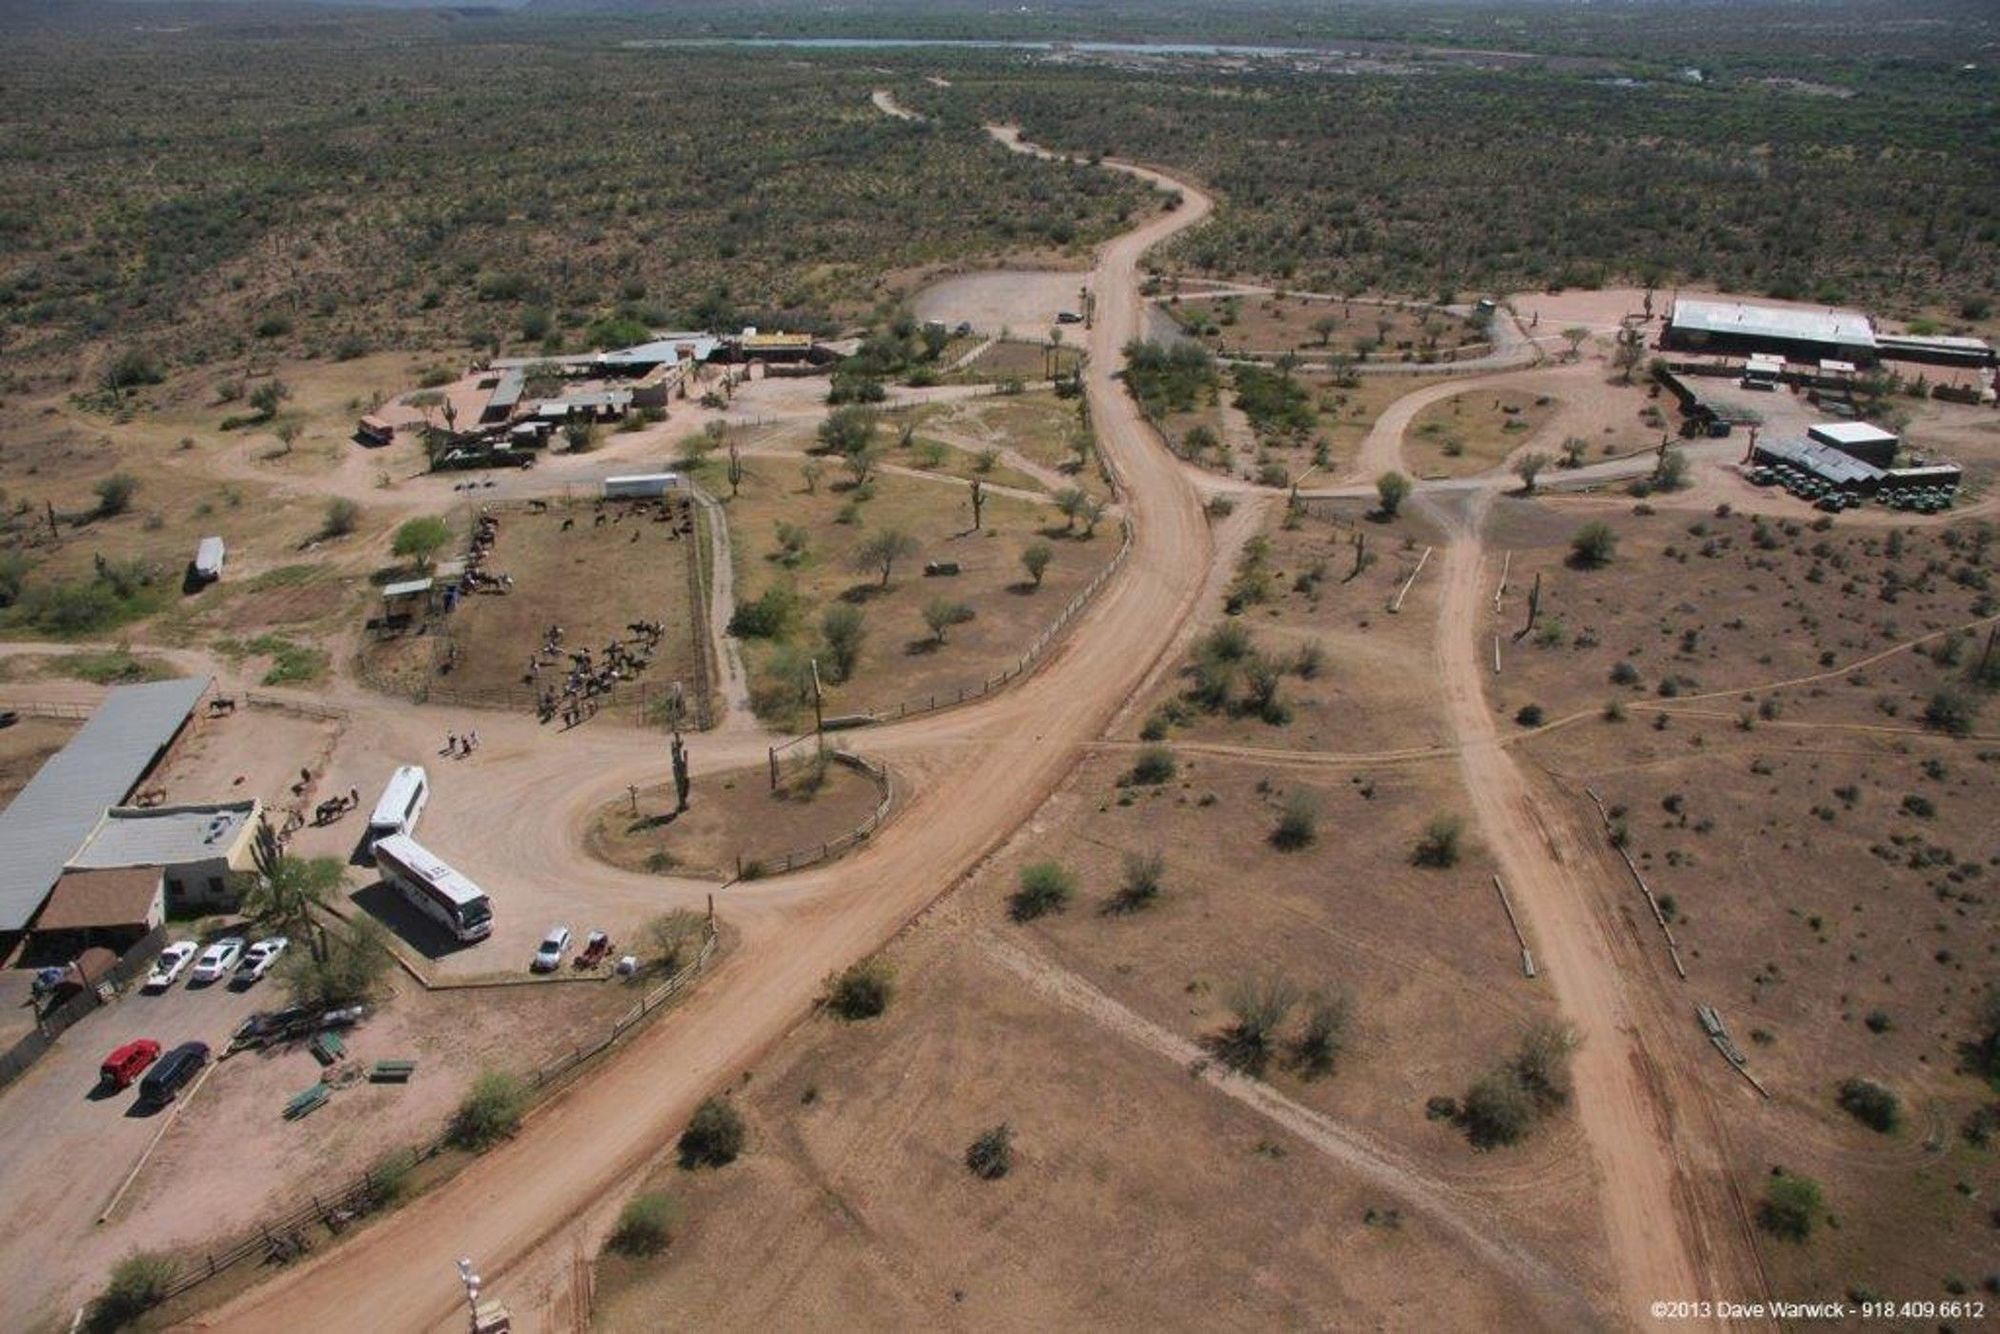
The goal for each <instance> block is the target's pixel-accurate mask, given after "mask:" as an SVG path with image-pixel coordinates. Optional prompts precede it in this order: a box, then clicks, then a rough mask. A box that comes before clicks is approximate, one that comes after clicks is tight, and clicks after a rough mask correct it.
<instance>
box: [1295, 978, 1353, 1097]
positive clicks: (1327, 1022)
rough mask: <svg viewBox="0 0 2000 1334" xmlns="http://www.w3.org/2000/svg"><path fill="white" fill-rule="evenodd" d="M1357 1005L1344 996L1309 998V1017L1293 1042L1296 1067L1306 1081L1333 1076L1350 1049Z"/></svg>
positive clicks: (1314, 996) (1307, 1006)
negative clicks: (1350, 1024) (1350, 1028)
mask: <svg viewBox="0 0 2000 1334" xmlns="http://www.w3.org/2000/svg"><path fill="white" fill-rule="evenodd" d="M1352 1011H1353V1004H1352V1002H1350V1001H1349V1000H1348V998H1347V997H1346V996H1345V995H1344V994H1340V993H1335V994H1332V995H1321V994H1318V993H1315V994H1314V995H1311V996H1308V997H1307V998H1306V1018H1305V1024H1304V1026H1303V1027H1302V1028H1301V1029H1300V1030H1299V1035H1298V1038H1297V1040H1296V1041H1294V1042H1293V1043H1292V1053H1291V1054H1292V1065H1293V1066H1294V1067H1295V1068H1296V1069H1297V1070H1298V1072H1299V1074H1300V1076H1301V1077H1303V1078H1305V1079H1317V1078H1318V1077H1319V1076H1321V1075H1325V1074H1330V1073H1332V1071H1333V1068H1334V1066H1335V1065H1336V1064H1337V1063H1338V1062H1339V1060H1340V1053H1341V1052H1342V1051H1343V1050H1344V1049H1345V1048H1346V1046H1347V1025H1348V1020H1349V1018H1350V1016H1351V1014H1352Z"/></svg>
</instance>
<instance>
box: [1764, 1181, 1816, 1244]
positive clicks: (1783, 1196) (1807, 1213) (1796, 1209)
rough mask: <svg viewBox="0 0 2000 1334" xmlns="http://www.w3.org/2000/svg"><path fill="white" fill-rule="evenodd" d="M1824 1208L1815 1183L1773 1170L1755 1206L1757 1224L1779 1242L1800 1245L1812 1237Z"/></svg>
mask: <svg viewBox="0 0 2000 1334" xmlns="http://www.w3.org/2000/svg"><path fill="white" fill-rule="evenodd" d="M1824 1207H1825V1206H1824V1205H1823V1204H1822V1203H1821V1199H1820V1189H1819V1183H1818V1182H1817V1181H1814V1180H1813V1179H1812V1178H1811V1177H1803V1176H1794V1175H1792V1174H1791V1173H1789V1172H1777V1171H1774V1172H1773V1173H1772V1174H1771V1184H1770V1185H1769V1186H1767V1187H1765V1189H1764V1198H1763V1200H1762V1201H1761V1202H1759V1204H1758V1205H1757V1225H1758V1226H1759V1227H1761V1228H1763V1229H1764V1230H1765V1231H1766V1232H1768V1233H1770V1234H1771V1235H1772V1236H1774V1237H1777V1238H1780V1239H1781V1240H1784V1241H1799V1242H1802V1241H1805V1240H1807V1239H1808V1238H1810V1237H1811V1236H1812V1233H1813V1228H1814V1227H1815V1226H1816V1225H1817V1224H1818V1223H1819V1216H1820V1213H1821V1211H1822V1210H1823V1208H1824Z"/></svg>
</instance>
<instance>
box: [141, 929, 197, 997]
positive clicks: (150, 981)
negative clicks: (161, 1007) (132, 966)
mask: <svg viewBox="0 0 2000 1334" xmlns="http://www.w3.org/2000/svg"><path fill="white" fill-rule="evenodd" d="M200 948H201V946H199V945H197V944H195V943H194V942H193V941H192V940H176V941H175V942H174V943H173V944H171V945H169V946H167V947H166V948H165V949H163V950H161V951H160V957H159V958H157V959H155V960H153V971H152V972H150V973H148V974H146V985H145V987H144V988H143V990H146V991H165V990H166V989H167V988H168V987H170V986H172V985H173V984H174V979H175V978H178V977H179V976H180V975H181V970H182V969H184V968H186V967H187V966H188V960H189V959H192V958H193V957H194V954H195V951H196V950H198V949H200Z"/></svg>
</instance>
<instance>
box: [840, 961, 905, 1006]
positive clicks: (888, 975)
mask: <svg viewBox="0 0 2000 1334" xmlns="http://www.w3.org/2000/svg"><path fill="white" fill-rule="evenodd" d="M895 994H896V978H895V974H894V972H893V971H892V970H891V969H890V967H889V965H888V964H887V963H885V962H884V961H882V960H880V959H864V960H862V961H861V962H860V963H857V964H855V965H853V966H852V967H850V968H848V969H847V970H846V971H844V972H842V973H840V974H838V975H837V976H835V977H834V978H833V980H832V981H830V982H828V983H827V988H826V1008H827V1009H829V1010H831V1011H833V1012H834V1013H835V1014H837V1015H839V1016H840V1017H841V1018H842V1019H873V1018H875V1017H877V1016H878V1015H880V1014H881V1013H882V1012H883V1011H884V1010H887V1009H888V1008H889V999H890V997H892V996H894V995H895Z"/></svg>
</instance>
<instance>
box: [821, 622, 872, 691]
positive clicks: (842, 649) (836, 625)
mask: <svg viewBox="0 0 2000 1334" xmlns="http://www.w3.org/2000/svg"><path fill="white" fill-rule="evenodd" d="M819 635H820V638H821V639H824V640H825V641H826V652H827V666H828V667H829V668H830V671H829V672H828V675H829V676H831V677H832V679H833V680H835V681H845V680H847V679H849V678H850V677H852V676H853V675H854V669H855V667H856V666H857V665H858V664H859V663H860V661H861V646H862V644H863V643H865V642H866V641H867V638H868V619H867V617H866V615H865V614H863V612H862V610H861V608H859V607H857V606H854V605H853V604H852V603H847V602H836V603H835V604H834V605H833V606H831V607H828V608H827V609H826V614H825V615H823V616H821V617H820V621H819Z"/></svg>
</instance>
